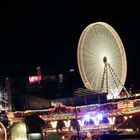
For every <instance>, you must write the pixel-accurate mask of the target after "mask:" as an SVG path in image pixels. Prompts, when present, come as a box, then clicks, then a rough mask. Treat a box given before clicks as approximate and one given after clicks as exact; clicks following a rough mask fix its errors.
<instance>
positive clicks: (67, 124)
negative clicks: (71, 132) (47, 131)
mask: <svg viewBox="0 0 140 140" xmlns="http://www.w3.org/2000/svg"><path fill="white" fill-rule="evenodd" d="M70 122H71V121H70V120H68V121H64V123H65V126H66V127H67V128H68V127H70Z"/></svg>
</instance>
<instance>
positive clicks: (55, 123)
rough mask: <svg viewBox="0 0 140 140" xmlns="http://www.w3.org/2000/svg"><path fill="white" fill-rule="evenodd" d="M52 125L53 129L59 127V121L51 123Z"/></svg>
mask: <svg viewBox="0 0 140 140" xmlns="http://www.w3.org/2000/svg"><path fill="white" fill-rule="evenodd" d="M51 125H52V128H54V129H55V128H56V127H57V121H51Z"/></svg>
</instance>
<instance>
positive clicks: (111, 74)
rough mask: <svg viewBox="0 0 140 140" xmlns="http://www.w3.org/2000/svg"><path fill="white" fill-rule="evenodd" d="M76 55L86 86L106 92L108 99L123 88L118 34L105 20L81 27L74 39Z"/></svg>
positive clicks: (123, 69)
mask: <svg viewBox="0 0 140 140" xmlns="http://www.w3.org/2000/svg"><path fill="white" fill-rule="evenodd" d="M77 59H78V68H79V72H80V75H81V78H82V81H83V83H84V85H85V87H86V88H87V89H89V90H94V91H100V92H107V93H108V99H109V98H117V97H118V95H119V93H120V91H121V90H122V89H125V87H124V83H125V79H126V73H127V60H126V54H125V50H124V47H123V43H122V41H121V39H120V37H119V35H118V34H117V32H116V31H115V30H114V29H113V28H112V27H111V26H110V25H109V24H107V23H104V22H96V23H92V24H90V25H88V26H87V27H86V28H85V29H84V31H83V32H82V34H81V36H80V39H79V43H78V51H77ZM125 90H126V89H125ZM127 94H128V92H127Z"/></svg>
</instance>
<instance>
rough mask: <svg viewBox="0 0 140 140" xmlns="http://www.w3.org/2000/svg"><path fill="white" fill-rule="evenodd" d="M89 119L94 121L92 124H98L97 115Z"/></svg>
mask: <svg viewBox="0 0 140 140" xmlns="http://www.w3.org/2000/svg"><path fill="white" fill-rule="evenodd" d="M91 119H92V120H93V121H94V124H95V125H96V126H98V125H99V122H100V120H99V119H98V117H92V118H91Z"/></svg>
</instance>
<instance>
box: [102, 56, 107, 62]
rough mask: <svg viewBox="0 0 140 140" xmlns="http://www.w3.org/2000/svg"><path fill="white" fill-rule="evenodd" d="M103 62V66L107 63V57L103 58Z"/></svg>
mask: <svg viewBox="0 0 140 140" xmlns="http://www.w3.org/2000/svg"><path fill="white" fill-rule="evenodd" d="M103 62H104V63H105V64H106V63H107V57H106V56H104V57H103Z"/></svg>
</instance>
